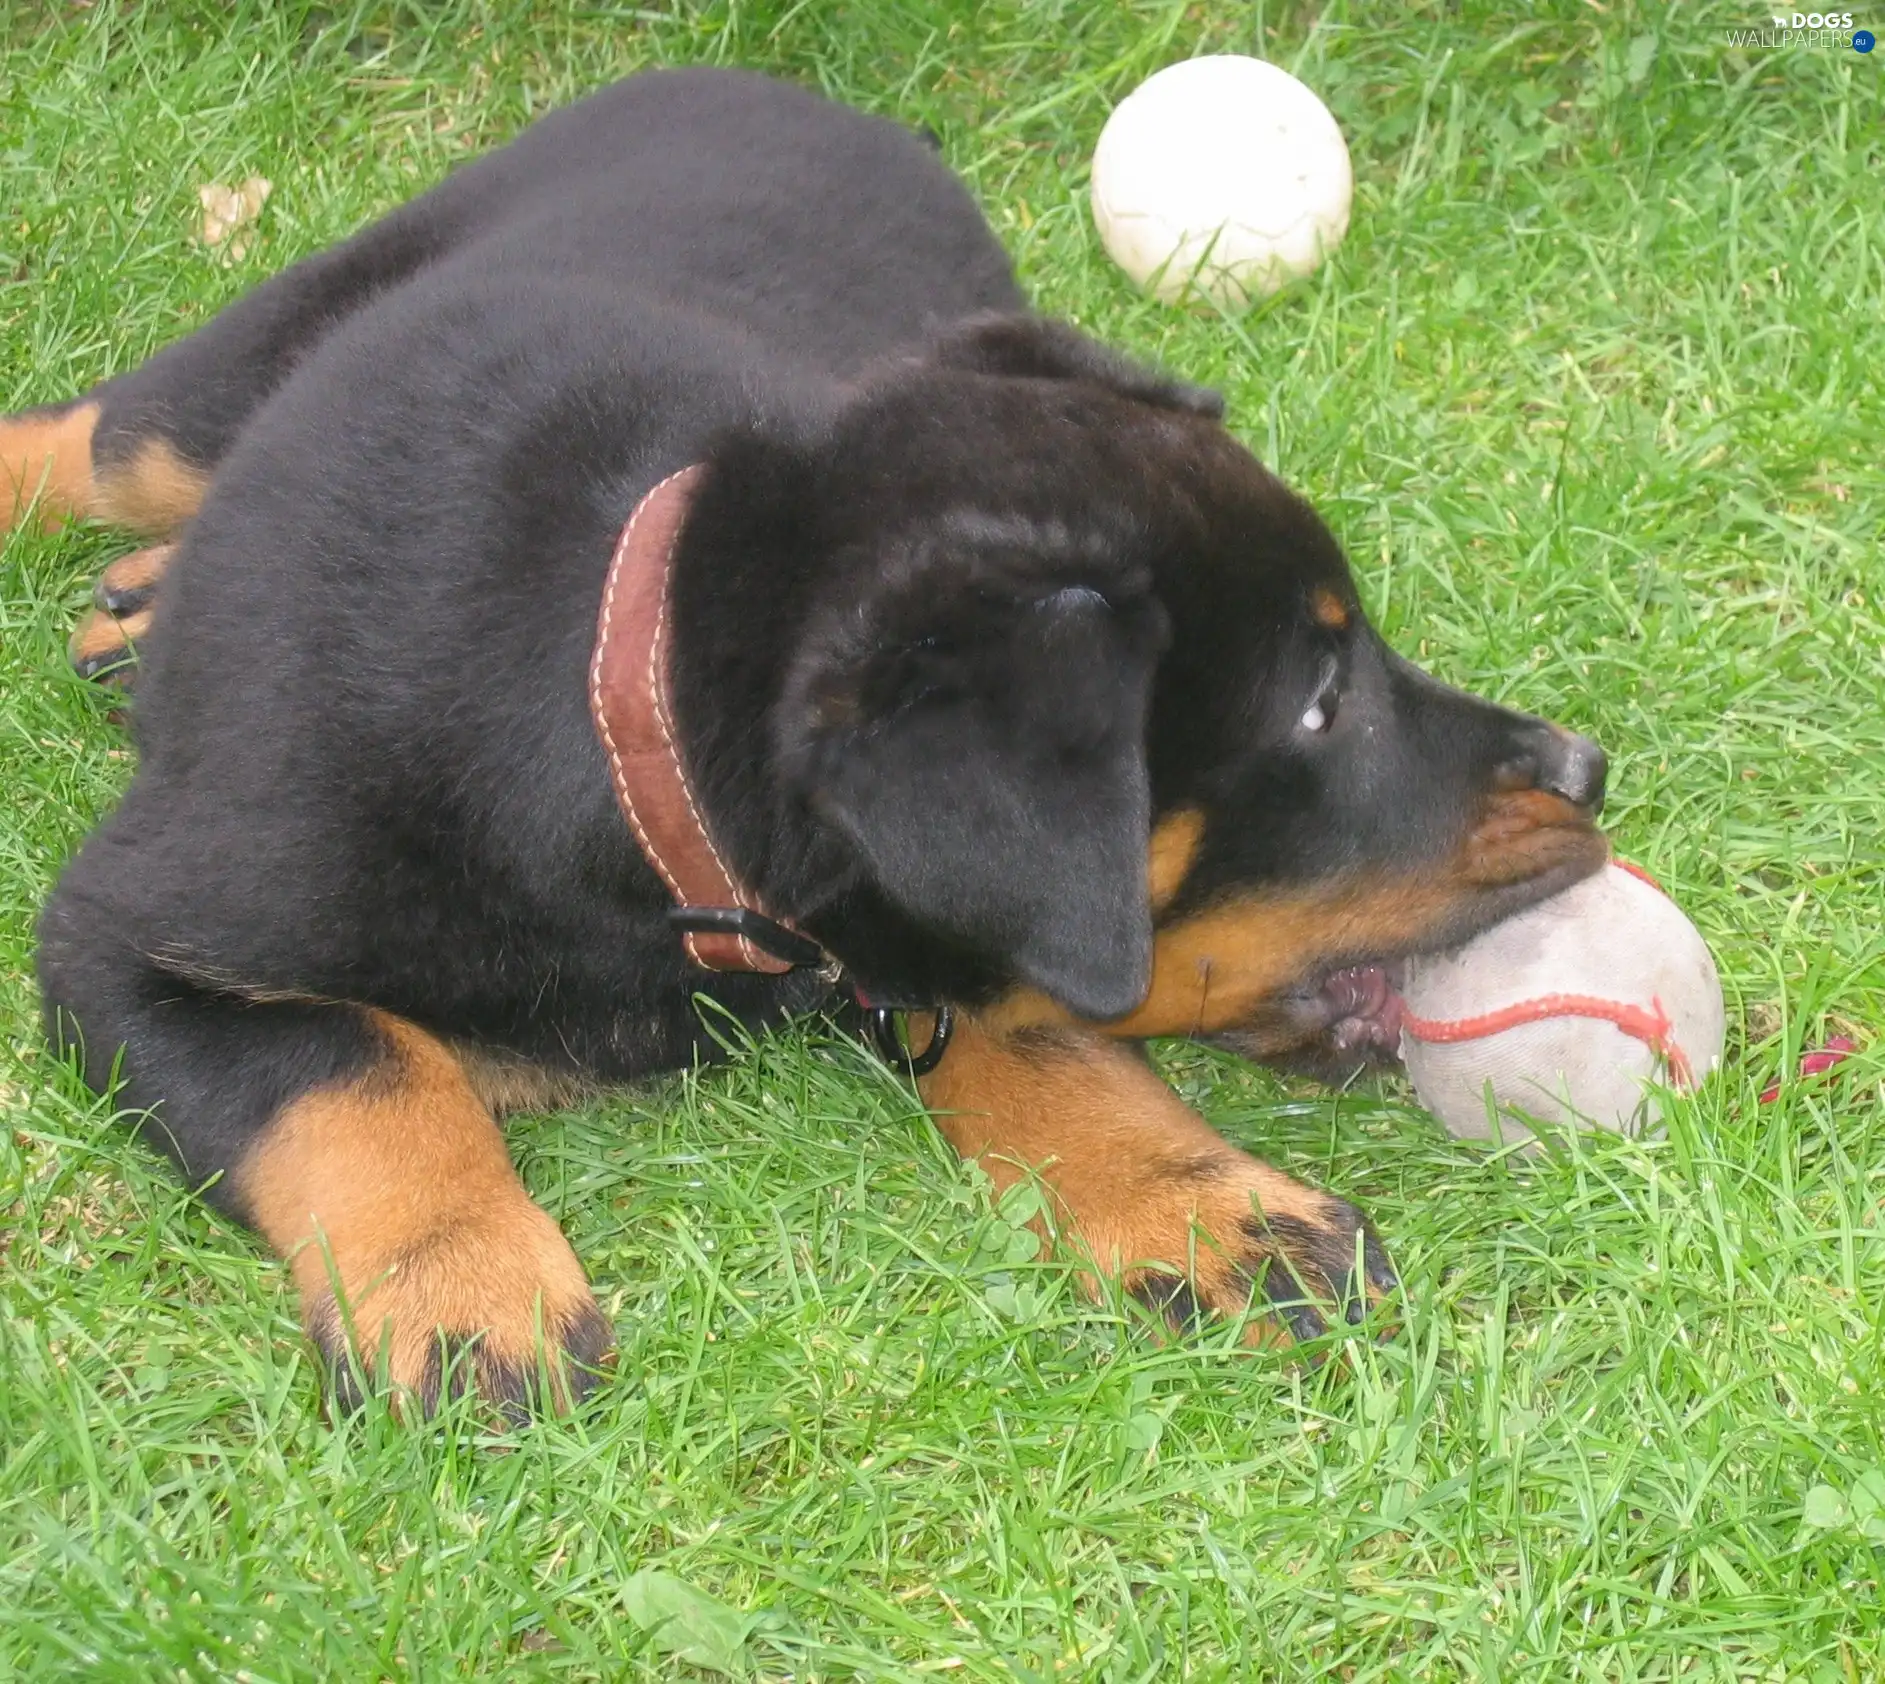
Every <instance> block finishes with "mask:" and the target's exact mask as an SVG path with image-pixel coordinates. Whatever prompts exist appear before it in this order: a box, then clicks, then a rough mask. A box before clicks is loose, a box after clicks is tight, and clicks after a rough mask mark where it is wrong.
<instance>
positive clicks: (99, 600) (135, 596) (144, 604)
mask: <svg viewBox="0 0 1885 1684" xmlns="http://www.w3.org/2000/svg"><path fill="white" fill-rule="evenodd" d="M156 598H157V584H156V581H155V580H149V581H145V582H143V583H140V584H135V585H114V584H112V583H111V576H110V574H108V573H106V574H101V575H99V579H98V583H97V584H95V585H93V586H92V602H93V604H94V605H95V606H96V607H99V608H102V609H104V611H105V612H106V613H107V614H110V615H112V616H113V617H114V618H116V619H120V620H122V619H124V618H125V617H126V616H127V615H131V614H142V613H143V612H144V610H145V609H147V608H148V607H150V605H151V604H152V603H153V602H154V601H155V600H156Z"/></svg>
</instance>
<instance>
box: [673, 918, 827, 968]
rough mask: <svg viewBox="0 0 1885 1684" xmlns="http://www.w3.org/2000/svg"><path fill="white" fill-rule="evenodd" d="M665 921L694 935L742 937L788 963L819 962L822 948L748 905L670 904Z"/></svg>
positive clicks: (806, 963)
mask: <svg viewBox="0 0 1885 1684" xmlns="http://www.w3.org/2000/svg"><path fill="white" fill-rule="evenodd" d="M668 922H669V923H670V924H672V925H673V926H674V928H675V929H677V930H687V931H690V932H691V933H693V934H695V935H710V936H741V937H743V938H744V939H746V940H747V941H750V942H751V943H752V944H753V945H754V946H755V947H758V948H762V949H764V950H765V951H766V952H767V953H770V954H771V955H772V956H773V958H775V959H783V960H784V961H785V962H786V963H787V964H788V965H793V966H800V965H822V964H824V963H825V950H824V949H823V948H822V947H820V946H819V945H818V943H817V942H815V941H813V940H811V939H810V937H808V936H802V935H800V934H799V933H798V931H796V930H788V929H787V928H786V927H785V926H784V925H783V924H776V923H774V922H773V921H772V919H770V918H768V917H767V916H766V915H765V914H764V913H763V912H755V911H754V910H753V909H752V908H751V907H750V906H671V907H669V908H668Z"/></svg>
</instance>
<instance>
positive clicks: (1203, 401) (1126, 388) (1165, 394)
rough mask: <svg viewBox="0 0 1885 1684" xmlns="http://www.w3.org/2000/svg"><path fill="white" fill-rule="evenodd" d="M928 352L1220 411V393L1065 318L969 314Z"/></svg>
mask: <svg viewBox="0 0 1885 1684" xmlns="http://www.w3.org/2000/svg"><path fill="white" fill-rule="evenodd" d="M930 355H931V358H932V360H933V361H935V362H936V363H937V364H938V365H939V366H940V367H943V368H961V369H967V370H970V371H971V372H973V373H976V374H1008V375H1014V376H1016V377H1018V378H1021V379H1024V380H1084V381H1086V382H1087V383H1088V384H1090V385H1094V386H1104V387H1105V388H1106V389H1107V390H1108V391H1113V392H1118V393H1119V394H1120V395H1121V396H1122V397H1128V398H1132V399H1134V400H1135V401H1137V402H1139V403H1149V404H1152V405H1154V406H1155V407H1157V408H1159V409H1177V410H1182V411H1184V412H1185V413H1186V414H1189V415H1203V416H1207V417H1209V418H1210V419H1211V420H1213V421H1215V420H1218V419H1220V418H1221V417H1222V416H1223V414H1224V399H1223V396H1222V394H1220V393H1218V392H1214V391H1212V390H1211V388H1210V387H1208V386H1192V385H1187V384H1186V383H1185V382H1184V381H1182V380H1172V379H1170V378H1168V377H1167V376H1165V375H1163V374H1160V373H1159V372H1157V370H1155V369H1149V368H1142V367H1140V365H1139V364H1137V363H1135V362H1132V361H1130V360H1129V359H1127V358H1125V357H1122V356H1121V355H1120V354H1119V353H1118V352H1117V351H1111V350H1108V349H1107V348H1106V347H1105V346H1104V345H1102V344H1100V343H1099V342H1098V341H1097V340H1093V339H1089V338H1087V336H1086V335H1085V334H1084V333H1081V332H1078V331H1077V330H1076V329H1074V328H1071V327H1068V326H1067V325H1066V323H1064V322H1056V321H1050V320H1049V319H1048V318H1047V317H1045V316H1032V315H982V316H971V317H969V318H968V319H967V320H966V321H963V322H959V323H957V324H956V325H955V326H954V327H952V328H950V329H949V330H948V331H947V332H945V333H944V334H943V335H942V336H941V337H940V338H938V339H937V340H936V341H935V342H934V343H933V345H932V346H931V350H930Z"/></svg>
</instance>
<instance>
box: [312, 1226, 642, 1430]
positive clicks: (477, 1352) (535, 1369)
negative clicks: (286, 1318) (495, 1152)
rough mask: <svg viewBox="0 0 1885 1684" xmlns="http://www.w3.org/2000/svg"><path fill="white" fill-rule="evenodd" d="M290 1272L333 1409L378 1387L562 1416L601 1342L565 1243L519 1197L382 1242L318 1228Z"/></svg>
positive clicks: (591, 1372)
mask: <svg viewBox="0 0 1885 1684" xmlns="http://www.w3.org/2000/svg"><path fill="white" fill-rule="evenodd" d="M294 1273H295V1279H296V1284H297V1285H298V1286H299V1287H300V1289H301V1307H302V1319H303V1321H304V1322H305V1323H306V1326H307V1329H308V1333H309V1335H310V1337H312V1339H313V1340H314V1342H315V1344H316V1345H317V1346H318V1347H319V1348H320V1350H321V1353H322V1355H323V1356H324V1357H325V1358H326V1359H327V1361H328V1364H329V1367H330V1371H331V1373H332V1376H333V1385H334V1397H335V1400H336V1402H337V1403H339V1404H340V1405H341V1406H342V1407H343V1408H354V1407H357V1406H358V1405H359V1404H360V1403H361V1402H362V1401H363V1400H364V1398H365V1397H366V1396H367V1395H368V1394H369V1393H386V1394H389V1395H390V1396H391V1397H392V1399H393V1402H394V1405H395V1407H396V1408H398V1409H400V1410H401V1411H402V1412H403V1411H405V1410H406V1409H408V1408H411V1407H412V1406H415V1405H416V1407H417V1408H418V1410H419V1411H420V1412H422V1413H423V1414H426V1415H430V1414H431V1413H432V1412H433V1411H434V1410H435V1409H436V1408H437V1407H438V1402H439V1399H440V1397H441V1396H444V1395H457V1394H459V1393H461V1392H464V1391H467V1390H472V1389H475V1390H476V1391H478V1392H479V1393H481V1394H482V1395H483V1396H484V1397H485V1398H487V1399H489V1400H490V1401H491V1402H492V1403H494V1404H496V1405H497V1406H498V1407H499V1408H501V1409H502V1410H503V1411H504V1413H505V1414H506V1415H507V1416H509V1417H510V1418H511V1419H513V1420H522V1419H524V1418H526V1417H527V1416H528V1415H530V1414H531V1413H532V1412H534V1411H537V1410H540V1409H549V1410H552V1411H557V1412H561V1411H564V1410H567V1409H569V1408H571V1407H572V1406H573V1405H574V1404H576V1403H577V1402H578V1401H579V1400H580V1399H581V1398H582V1397H583V1396H584V1395H585V1394H586V1393H587V1392H588V1391H589V1390H590V1389H591V1387H593V1386H594V1384H595V1382H596V1378H597V1364H598V1363H599V1362H600V1360H601V1359H602V1357H603V1356H604V1355H605V1354H606V1353H607V1352H608V1350H609V1348H610V1346H611V1344H612V1343H613V1340H612V1335H611V1332H610V1328H609V1324H608V1323H607V1321H605V1320H604V1319H603V1316H602V1312H601V1311H600V1310H599V1309H597V1307H596V1302H595V1299H594V1298H593V1297H592V1296H591V1294H590V1291H589V1283H588V1281H587V1280H586V1279H585V1278H584V1275H583V1270H582V1265H581V1264H580V1263H578V1262H577V1261H576V1255H575V1253H574V1252H573V1251H571V1250H570V1247H569V1242H568V1241H567V1240H565V1239H564V1238H563V1235H562V1233H561V1231H560V1230H559V1229H558V1228H557V1226H556V1224H555V1223H554V1222H553V1221H552V1220H551V1219H550V1217H549V1215H548V1213H547V1212H545V1211H544V1210H543V1209H542V1208H541V1207H539V1206H538V1205H536V1204H534V1203H532V1202H531V1201H530V1200H529V1199H528V1198H527V1197H523V1196H522V1195H521V1194H520V1195H519V1197H518V1198H517V1199H515V1200H508V1201H506V1202H505V1203H504V1204H503V1206H502V1207H500V1208H497V1209H486V1210H480V1211H477V1212H475V1213H471V1214H468V1215H465V1216H463V1217H460V1218H458V1219H456V1220H454V1221H451V1222H449V1223H447V1224H444V1225H441V1226H437V1227H434V1228H433V1229H431V1230H430V1231H429V1232H426V1233H424V1234H422V1235H420V1236H418V1237H416V1238H404V1239H403V1240H402V1241H401V1242H400V1243H399V1244H397V1245H394V1246H389V1247H386V1248H384V1249H380V1248H376V1247H374V1246H373V1245H372V1243H371V1242H370V1240H367V1241H365V1242H364V1243H363V1240H362V1237H360V1236H355V1238H354V1241H353V1243H352V1244H351V1245H349V1246H348V1247H347V1248H346V1249H345V1250H337V1249H336V1248H335V1247H334V1246H333V1245H332V1244H331V1243H323V1241H322V1240H321V1239H320V1238H318V1237H317V1238H316V1239H313V1240H310V1241H309V1242H308V1243H307V1244H306V1245H305V1246H304V1247H303V1249H302V1250H301V1252H300V1253H299V1254H298V1255H297V1256H296V1258H295V1260H294Z"/></svg>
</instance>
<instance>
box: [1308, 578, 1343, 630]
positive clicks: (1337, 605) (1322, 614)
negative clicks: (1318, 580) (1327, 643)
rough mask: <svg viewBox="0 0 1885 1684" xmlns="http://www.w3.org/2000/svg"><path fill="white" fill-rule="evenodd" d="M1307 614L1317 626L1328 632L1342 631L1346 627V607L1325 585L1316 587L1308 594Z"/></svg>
mask: <svg viewBox="0 0 1885 1684" xmlns="http://www.w3.org/2000/svg"><path fill="white" fill-rule="evenodd" d="M1309 613H1310V616H1311V618H1313V619H1314V621H1315V623H1316V624H1317V625H1319V626H1326V627H1328V629H1329V630H1330V631H1342V630H1344V629H1346V627H1347V625H1348V621H1349V612H1348V605H1347V604H1346V603H1344V602H1343V601H1342V599H1341V598H1340V597H1339V596H1337V595H1336V594H1335V592H1334V591H1332V590H1330V589H1329V588H1328V587H1327V586H1326V585H1318V586H1317V587H1316V588H1315V589H1314V590H1313V591H1311V592H1310V593H1309Z"/></svg>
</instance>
